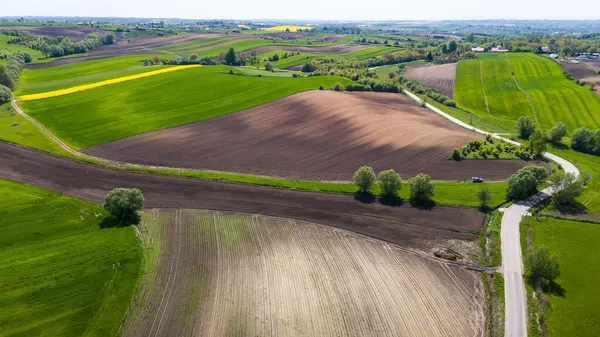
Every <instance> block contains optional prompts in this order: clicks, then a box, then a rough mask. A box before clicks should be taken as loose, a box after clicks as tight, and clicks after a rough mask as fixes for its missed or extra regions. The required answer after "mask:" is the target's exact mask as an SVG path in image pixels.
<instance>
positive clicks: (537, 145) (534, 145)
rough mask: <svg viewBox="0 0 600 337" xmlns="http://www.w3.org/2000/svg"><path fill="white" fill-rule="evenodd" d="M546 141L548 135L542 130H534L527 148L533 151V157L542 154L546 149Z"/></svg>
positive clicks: (538, 156)
mask: <svg viewBox="0 0 600 337" xmlns="http://www.w3.org/2000/svg"><path fill="white" fill-rule="evenodd" d="M546 141H547V136H546V135H545V134H544V133H543V132H541V131H538V130H536V131H534V132H533V134H532V135H531V136H530V137H529V143H528V144H527V148H528V150H529V152H530V153H531V155H532V157H533V158H540V157H542V154H543V153H544V152H545V151H546Z"/></svg>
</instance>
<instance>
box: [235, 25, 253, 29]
mask: <svg viewBox="0 0 600 337" xmlns="http://www.w3.org/2000/svg"><path fill="white" fill-rule="evenodd" d="M237 27H238V28H242V29H251V28H250V26H248V25H237Z"/></svg>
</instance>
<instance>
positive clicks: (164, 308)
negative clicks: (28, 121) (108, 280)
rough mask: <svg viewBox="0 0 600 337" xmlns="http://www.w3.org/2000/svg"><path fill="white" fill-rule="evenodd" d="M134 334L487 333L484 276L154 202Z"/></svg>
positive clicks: (270, 221) (390, 250)
mask: <svg viewBox="0 0 600 337" xmlns="http://www.w3.org/2000/svg"><path fill="white" fill-rule="evenodd" d="M140 228H141V239H142V242H143V244H144V247H145V249H144V250H145V251H146V252H148V254H151V255H152V256H153V258H152V259H150V260H149V261H153V262H150V263H149V265H148V266H146V267H145V270H146V272H145V273H144V276H143V277H142V280H141V283H140V292H139V294H138V296H137V298H136V300H135V301H134V304H133V306H132V309H131V311H130V314H129V315H128V316H127V320H126V321H125V324H124V326H123V331H122V335H123V336H140V337H142V336H144V337H146V336H311V337H312V336H406V337H408V336H411V337H414V336H423V337H425V336H456V337H464V336H467V337H471V336H481V335H482V334H483V323H484V316H483V298H482V287H481V282H480V281H479V275H478V274H477V273H475V272H471V271H467V270H464V269H462V268H460V267H457V266H453V265H448V264H445V263H443V262H440V261H437V260H432V259H429V258H426V257H423V256H420V255H418V254H414V253H412V252H409V251H406V250H403V249H401V248H398V247H395V246H390V245H388V244H385V243H383V242H381V241H379V240H373V239H369V238H365V237H362V236H357V235H355V234H352V233H350V232H347V231H343V230H339V229H333V228H331V227H326V226H320V225H315V224H310V223H305V222H301V221H294V220H289V219H282V218H273V217H265V216H260V215H251V214H235V213H233V214H232V213H224V212H210V211H197V210H159V209H153V210H151V211H148V212H146V213H145V214H144V217H143V222H142V225H141V226H140Z"/></svg>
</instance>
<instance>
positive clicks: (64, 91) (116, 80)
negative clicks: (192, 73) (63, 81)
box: [18, 64, 202, 102]
mask: <svg viewBox="0 0 600 337" xmlns="http://www.w3.org/2000/svg"><path fill="white" fill-rule="evenodd" d="M196 67H202V65H200V64H190V65H183V66H173V67H165V68H162V69H160V70H153V71H149V72H145V73H141V74H136V75H131V76H123V77H118V78H113V79H110V80H106V81H100V82H96V83H90V84H85V85H78V86H76V87H72V88H67V89H61V90H54V91H48V92H42V93H39V94H30V95H23V96H21V97H19V98H18V99H19V101H21V102H24V101H34V100H38V99H43V98H50V97H56V96H62V95H67V94H72V93H74V92H79V91H84V90H89V89H94V88H98V87H102V86H105V85H109V84H115V83H121V82H126V81H131V80H137V79H138V78H144V77H149V76H154V75H159V74H164V73H170V72H172V71H176V70H182V69H187V68H196Z"/></svg>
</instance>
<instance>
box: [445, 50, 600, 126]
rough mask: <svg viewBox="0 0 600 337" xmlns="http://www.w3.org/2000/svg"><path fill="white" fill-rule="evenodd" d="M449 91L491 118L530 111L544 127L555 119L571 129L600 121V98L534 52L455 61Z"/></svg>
mask: <svg viewBox="0 0 600 337" xmlns="http://www.w3.org/2000/svg"><path fill="white" fill-rule="evenodd" d="M513 74H514V76H513ZM454 93H455V100H456V102H457V104H458V106H459V107H460V108H463V109H466V110H469V111H471V112H473V113H474V114H476V115H477V116H479V117H481V118H485V119H489V120H490V121H493V122H494V123H496V124H505V123H508V122H509V121H510V122H512V123H514V121H515V120H516V119H518V118H519V117H520V116H530V117H532V118H533V119H534V120H536V122H537V123H538V125H539V126H541V127H542V129H545V130H548V129H550V128H552V126H553V125H554V124H555V123H556V122H559V121H560V122H563V123H565V124H567V127H568V129H569V131H570V132H572V131H573V130H575V129H576V128H578V127H580V126H583V125H585V126H588V127H590V128H598V127H600V100H598V98H597V97H596V96H595V95H594V94H593V93H592V92H591V91H590V90H589V88H586V87H581V86H578V85H577V84H575V83H574V82H572V81H569V80H568V79H567V78H566V77H565V76H564V75H563V73H562V69H561V68H560V67H559V66H558V65H557V64H555V63H554V62H553V61H551V60H550V59H546V58H543V57H540V56H537V55H534V54H525V53H522V54H521V53H519V54H504V55H495V54H483V55H480V56H479V59H476V60H465V61H460V62H459V63H458V67H457V76H456V85H455V89H454ZM486 99H487V104H486Z"/></svg>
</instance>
